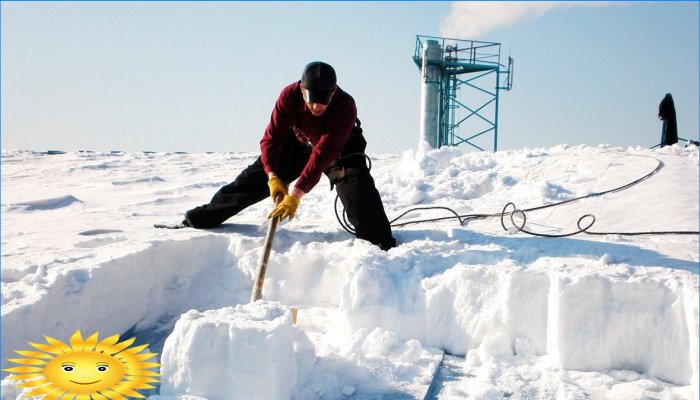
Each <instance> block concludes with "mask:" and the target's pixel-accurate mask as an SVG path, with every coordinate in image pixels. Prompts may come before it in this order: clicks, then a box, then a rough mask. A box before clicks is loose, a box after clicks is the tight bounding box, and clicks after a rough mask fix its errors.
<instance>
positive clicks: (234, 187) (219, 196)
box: [185, 131, 396, 250]
mask: <svg viewBox="0 0 700 400" xmlns="http://www.w3.org/2000/svg"><path fill="white" fill-rule="evenodd" d="M365 146H366V142H365V140H364V137H362V134H361V133H358V132H357V131H355V132H353V135H351V137H350V139H349V140H348V143H347V144H346V146H345V149H344V150H343V152H342V155H341V158H340V160H339V161H338V164H339V166H340V167H341V168H343V169H344V171H345V176H344V177H343V178H342V179H341V180H340V181H338V182H336V183H335V187H336V191H337V193H338V196H339V197H340V201H341V202H342V203H343V206H344V207H345V211H346V212H347V215H348V220H349V221H350V223H351V224H352V225H353V226H354V227H355V234H356V235H357V237H358V238H360V239H364V240H367V241H369V242H371V243H373V244H376V245H378V246H379V247H381V248H382V249H383V250H388V249H389V248H391V247H394V246H396V241H395V240H394V238H393V237H392V235H391V227H390V225H389V220H388V218H387V216H386V213H385V212H384V206H383V204H382V200H381V198H380V197H379V192H378V191H377V188H376V187H375V185H374V179H372V176H371V175H370V173H369V168H368V167H367V164H366V162H365V158H364V155H355V156H349V157H343V156H347V155H349V154H357V153H363V152H364V150H365ZM310 155H311V148H309V147H307V146H305V145H303V144H301V143H300V142H299V141H297V140H296V139H294V138H291V139H290V140H289V142H288V143H287V144H286V146H285V151H284V153H283V156H282V157H283V158H282V160H280V164H279V167H278V170H277V171H275V173H276V174H277V176H278V177H279V178H280V179H281V180H282V181H283V182H284V183H285V184H289V183H290V182H292V181H293V180H295V179H297V178H298V177H299V175H300V174H301V171H302V170H303V169H304V166H306V163H307V161H308V159H309V157H310ZM267 181H268V177H267V174H266V173H265V170H264V169H263V166H262V161H261V160H260V157H258V158H257V159H256V160H255V162H253V163H252V164H251V165H249V166H248V167H246V169H244V170H243V172H241V174H240V175H238V177H237V178H236V179H235V180H234V181H233V182H231V183H229V184H228V185H226V186H224V187H222V188H221V189H219V191H218V192H216V194H214V197H212V199H211V201H210V202H209V204H205V205H202V206H199V207H195V208H193V209H191V210H189V211H187V213H186V214H185V215H186V221H187V222H188V223H189V224H190V225H191V226H192V227H194V228H200V229H208V228H213V227H216V226H218V225H220V224H221V223H223V222H224V221H226V220H227V219H229V218H231V217H232V216H234V215H236V214H238V213H239V212H240V211H242V210H243V209H245V208H246V207H249V206H251V205H253V204H255V203H257V202H259V201H261V200H264V199H266V198H268V197H270V190H269V188H268V186H267Z"/></svg>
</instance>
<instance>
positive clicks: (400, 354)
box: [1, 138, 700, 400]
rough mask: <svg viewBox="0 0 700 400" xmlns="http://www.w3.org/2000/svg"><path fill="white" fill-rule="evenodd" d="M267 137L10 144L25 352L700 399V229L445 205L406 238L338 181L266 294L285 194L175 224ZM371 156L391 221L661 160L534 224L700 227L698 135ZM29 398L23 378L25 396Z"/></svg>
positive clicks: (195, 371) (221, 371)
mask: <svg viewBox="0 0 700 400" xmlns="http://www.w3.org/2000/svg"><path fill="white" fill-rule="evenodd" d="M370 139H371V138H370ZM255 156H256V155H255V154H250V153H209V154H182V153H120V152H113V153H92V152H79V153H63V154H62V153H61V152H53V153H52V154H48V153H39V152H30V151H19V150H3V152H2V275H1V278H2V308H1V310H2V360H3V361H2V366H3V368H7V367H9V366H11V365H10V364H9V363H8V362H7V361H6V359H7V358H8V357H11V356H12V354H13V350H20V349H23V350H26V349H28V345H27V342H28V341H34V342H40V341H42V338H43V335H48V336H51V337H55V338H58V339H59V340H64V341H66V340H68V338H69V336H70V335H71V334H72V333H73V332H74V331H75V330H76V329H81V330H82V331H83V332H84V333H88V332H94V331H99V332H100V334H101V336H106V335H111V334H114V333H120V334H123V335H125V336H129V337H131V336H135V337H136V338H137V343H150V345H151V346H150V350H151V351H155V352H158V353H160V354H161V359H160V362H161V364H162V370H161V371H162V373H163V376H162V383H161V387H160V390H161V393H160V394H156V393H145V392H144V394H147V395H152V397H153V398H158V399H164V400H174V399H179V400H185V399H189V400H195V399H205V398H206V399H210V400H219V399H233V398H251V399H252V398H255V399H266V398H276V399H289V398H293V399H297V400H299V399H344V398H347V399H413V398H418V399H422V398H426V399H431V398H439V399H463V398H469V399H699V398H700V397H699V396H698V380H699V375H698V370H699V368H698V354H699V348H698V236H697V235H646V236H626V235H620V234H608V235H600V236H592V235H584V234H579V235H576V236H571V237H562V238H542V237H533V236H529V235H526V234H523V233H517V232H515V230H514V229H513V227H512V226H510V225H507V227H508V228H509V231H504V230H503V228H502V227H501V223H500V220H499V218H493V217H491V218H486V219H473V220H468V221H467V222H465V224H464V225H463V226H460V224H459V222H458V221H457V220H456V219H447V220H442V221H438V222H431V223H421V224H410V225H405V226H401V227H396V228H395V229H394V235H395V237H396V238H397V241H398V243H399V246H398V247H397V248H395V249H392V250H390V251H389V252H384V251H381V250H380V249H379V248H377V247H375V246H373V245H371V244H369V243H367V242H364V241H362V240H357V239H354V238H353V237H352V236H351V235H350V234H348V233H347V232H345V231H344V230H342V229H341V228H340V227H339V224H338V222H337V221H336V217H335V214H334V212H333V204H334V200H335V192H331V191H329V187H328V182H327V181H326V179H325V178H323V179H322V181H321V182H320V183H319V185H318V186H317V187H316V188H315V189H314V190H313V191H311V192H310V193H309V194H308V195H307V196H305V197H304V199H303V200H302V202H301V206H300V209H299V211H298V213H297V218H296V219H295V220H293V221H291V222H289V223H286V222H285V223H283V224H282V225H281V226H280V229H279V230H278V232H277V236H276V239H275V243H274V247H273V252H272V255H271V258H270V263H269V266H268V270H267V279H266V281H265V285H264V290H263V301H260V302H257V303H255V304H248V302H249V298H250V292H251V288H252V279H253V275H254V271H255V269H256V266H257V264H258V261H259V259H260V256H261V252H262V243H263V239H264V236H265V232H266V222H265V217H266V215H267V213H268V212H269V210H270V203H269V202H267V201H264V202H261V203H259V204H257V205H255V206H253V207H250V208H249V209H247V210H245V211H244V212H242V213H241V214H239V215H238V216H236V217H234V218H232V219H230V220H229V221H227V223H225V224H224V225H222V226H221V227H220V228H217V229H212V230H208V231H199V230H193V229H180V230H163V229H154V228H153V224H155V223H177V222H179V221H180V220H181V218H182V214H183V212H184V211H185V210H187V209H188V208H191V207H193V206H196V205H200V204H203V203H206V202H207V201H208V200H209V199H210V198H211V196H212V195H213V194H214V192H215V191H216V190H217V189H218V188H219V187H220V186H222V185H223V184H225V183H228V182H230V181H231V180H233V179H234V178H235V177H236V175H237V174H238V172H239V171H240V170H241V169H242V168H244V167H245V166H246V165H248V164H249V163H251V162H252V161H253V160H254V159H255ZM371 158H372V174H373V176H374V178H375V181H376V183H377V187H378V188H379V191H380V193H381V195H382V198H383V200H384V203H385V208H386V211H387V214H388V215H389V217H390V219H391V218H394V217H396V216H398V215H400V214H401V213H402V212H404V211H406V210H408V209H410V208H413V207H427V206H443V207H450V208H452V209H454V210H455V211H456V212H457V213H459V214H461V215H466V214H493V213H500V211H501V210H502V209H503V207H504V206H505V204H506V203H508V202H513V203H514V204H515V205H516V206H517V207H518V208H520V209H526V208H530V207H535V206H540V205H545V204H553V203H557V202H560V201H564V200H568V199H572V198H575V197H578V196H583V195H587V194H591V193H599V192H603V191H606V190H609V189H613V188H615V187H618V186H622V185H625V184H627V183H629V182H632V181H634V180H636V179H637V178H639V177H641V176H643V175H645V174H647V173H649V172H650V171H653V170H654V169H655V168H656V167H657V166H658V165H659V162H661V163H662V164H661V166H662V168H661V170H660V171H659V172H658V173H656V174H654V175H653V176H652V177H651V178H649V179H647V180H644V181H642V182H640V183H638V184H636V185H634V186H632V187H630V188H628V189H625V190H624V191H620V192H615V193H610V194H606V195H603V196H599V197H592V198H587V199H584V200H580V201H575V202H571V203H566V204H564V205H560V206H556V207H552V208H546V209H543V210H540V211H532V212H529V213H528V214H527V225H526V228H527V229H530V230H533V231H536V232H541V233H549V234H562V233H568V232H573V231H575V230H576V229H577V228H576V223H577V220H578V219H579V217H581V216H582V215H584V214H589V213H590V214H594V215H595V224H594V225H593V226H592V227H591V229H590V230H591V231H598V232H631V231H651V230H654V231H697V230H698V149H697V148H696V147H690V148H683V147H680V146H673V147H666V148H663V149H656V150H647V149H642V148H629V149H620V148H613V147H609V146H605V145H601V146H598V147H589V146H577V147H570V146H565V145H562V146H557V147H553V148H549V149H539V148H538V149H522V150H517V151H503V152H498V153H486V152H481V153H476V152H465V151H464V150H463V149H460V148H443V149H440V150H432V149H427V148H425V147H420V148H419V149H417V150H415V151H407V152H405V153H403V154H400V155H395V154H381V155H377V154H372V155H371ZM449 215H450V214H449V213H448V212H446V211H445V210H420V211H415V212H412V213H410V214H408V215H407V216H405V217H403V218H401V219H400V220H399V221H397V222H396V223H402V222H408V221H411V220H419V219H428V218H438V217H445V216H449ZM290 307H296V308H298V310H299V311H298V315H297V323H296V324H292V322H291V311H290ZM6 375H7V373H3V377H6ZM251 387H252V388H254V389H256V390H255V391H254V392H251V391H250V390H251ZM20 395H21V390H20V389H15V388H14V383H13V382H11V381H9V380H3V382H2V399H3V400H5V399H16V398H18V397H19V396H20Z"/></svg>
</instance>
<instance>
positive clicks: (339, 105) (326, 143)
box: [260, 81, 357, 193]
mask: <svg viewBox="0 0 700 400" xmlns="http://www.w3.org/2000/svg"><path fill="white" fill-rule="evenodd" d="M356 120H357V108H356V107H355V100H354V99H353V98H352V96H350V95H349V94H347V93H345V92H344V91H343V90H341V89H340V88H338V90H337V91H336V92H335V94H334V95H333V98H332V99H331V102H330V104H328V108H326V111H325V112H324V113H323V115H321V116H320V117H315V116H313V115H312V114H311V112H310V111H309V110H308V109H307V108H306V103H305V102H304V98H303V97H302V94H301V88H300V83H299V82H298V81H297V82H295V83H292V84H291V85H289V86H287V87H285V88H284V89H282V93H280V96H279V98H277V102H276V103H275V108H274V110H272V116H271V117H270V123H269V124H268V125H267V129H265V134H264V135H263V137H262V139H261V140H260V151H261V159H262V164H263V168H265V172H266V173H270V172H275V173H276V172H277V171H276V169H277V165H278V163H279V160H280V157H281V155H282V153H283V152H285V151H288V149H286V148H285V147H284V144H285V142H286V141H287V139H288V138H289V136H290V135H295V136H296V138H297V140H299V141H300V142H302V143H310V144H311V145H313V149H312V151H311V157H309V161H308V162H307V163H306V166H305V167H304V170H303V171H302V172H301V175H300V176H299V179H298V180H297V183H296V185H295V186H296V187H297V188H299V189H301V190H303V191H304V192H306V193H308V192H309V191H310V190H311V189H312V188H313V187H314V186H316V184H317V183H318V181H319V180H320V179H321V174H322V173H323V170H325V169H326V168H328V166H329V165H330V164H331V163H332V162H333V161H335V160H336V159H337V158H338V157H339V156H340V153H341V152H342V151H343V147H345V143H346V142H347V140H348V137H350V132H351V131H352V128H353V126H355V121H356Z"/></svg>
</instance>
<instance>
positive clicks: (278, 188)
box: [267, 176, 287, 202]
mask: <svg viewBox="0 0 700 400" xmlns="http://www.w3.org/2000/svg"><path fill="white" fill-rule="evenodd" d="M267 186H269V187H270V197H272V201H273V202H274V201H275V200H276V199H277V197H278V196H280V195H281V196H286V195H287V185H285V184H284V182H282V180H281V179H280V178H278V177H276V176H273V177H272V178H270V179H269V180H268V181H267Z"/></svg>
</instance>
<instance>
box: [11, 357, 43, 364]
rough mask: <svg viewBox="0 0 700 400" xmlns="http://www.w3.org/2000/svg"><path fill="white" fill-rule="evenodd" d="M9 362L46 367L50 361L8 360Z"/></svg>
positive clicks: (30, 359)
mask: <svg viewBox="0 0 700 400" xmlns="http://www.w3.org/2000/svg"><path fill="white" fill-rule="evenodd" d="M7 361H10V362H13V363H15V364H21V365H46V364H47V363H48V361H44V360H37V359H34V358H8V359H7Z"/></svg>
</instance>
